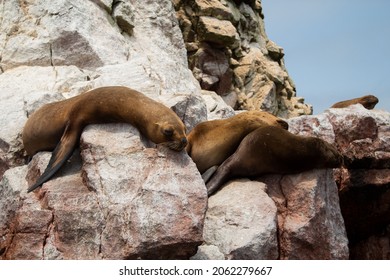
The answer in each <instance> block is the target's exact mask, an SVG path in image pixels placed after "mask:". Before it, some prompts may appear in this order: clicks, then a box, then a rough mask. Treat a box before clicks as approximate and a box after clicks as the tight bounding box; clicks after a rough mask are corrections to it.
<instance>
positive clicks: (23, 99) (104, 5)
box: [0, 0, 206, 178]
mask: <svg viewBox="0 0 390 280" xmlns="http://www.w3.org/2000/svg"><path fill="white" fill-rule="evenodd" d="M126 3H127V2H126ZM123 5H125V4H124V3H122V2H120V3H118V5H114V6H115V7H114V12H115V11H116V12H119V11H121V9H122V8H123ZM126 5H130V4H129V3H128V4H126ZM111 7H112V1H97V0H96V1H86V2H82V3H81V2H77V3H76V2H74V1H73V2H72V1H62V0H61V1H57V2H56V3H55V4H53V3H52V2H50V1H38V2H31V1H30V2H28V3H27V2H26V3H25V5H24V6H20V5H19V4H18V5H17V4H14V3H13V2H7V3H4V5H3V6H2V10H3V11H4V12H3V13H2V25H1V27H0V30H1V31H2V32H0V34H1V35H0V53H1V54H2V56H1V59H0V68H2V69H3V71H2V72H3V73H2V74H1V75H0V88H2V101H1V102H0V110H1V111H2V112H3V114H4V117H3V118H1V123H0V124H1V128H0V135H1V136H0V178H1V176H2V174H3V173H4V172H5V170H7V169H8V168H11V167H13V166H18V165H21V164H24V163H25V160H26V157H25V155H24V151H23V150H22V143H21V132H22V129H23V126H24V123H25V121H26V120H27V117H28V116H29V115H30V114H31V113H32V112H33V111H34V110H36V109H37V108H39V107H40V106H42V105H43V104H45V103H49V102H54V101H58V100H62V99H65V98H69V97H72V96H75V95H77V94H80V93H82V92H84V91H87V90H90V89H92V88H95V87H100V86H112V85H122V86H128V87H131V88H133V89H136V90H138V91H141V92H143V93H145V94H146V95H148V96H150V97H151V98H153V99H156V100H160V98H161V100H168V99H170V97H172V95H176V94H178V93H180V95H182V96H183V97H182V98H181V99H180V100H179V101H178V102H183V100H186V99H187V98H186V97H184V95H186V96H192V95H195V97H194V98H193V97H189V99H191V100H192V99H194V100H195V99H196V96H198V97H199V96H200V87H199V84H198V82H197V81H196V80H195V78H194V77H193V75H192V73H191V71H190V70H189V69H188V64H187V58H186V51H185V46H184V42H183V39H182V35H181V32H180V29H179V26H178V23H177V19H176V17H175V14H174V10H173V7H172V3H171V2H170V1H169V0H164V1H158V2H155V3H149V4H148V5H144V4H142V3H138V2H134V3H131V7H132V8H134V10H136V11H137V12H136V13H134V14H133V15H132V19H133V20H134V25H135V26H134V29H133V33H132V36H130V35H129V34H128V33H125V34H124V33H123V30H122V29H121V28H120V27H119V26H118V25H117V24H116V23H115V22H114V21H113V19H112V17H111V14H110V13H111V12H112V11H111ZM126 7H127V6H126ZM123 9H124V8H123ZM123 9H122V10H123ZM161 15H164V16H161ZM101 34H105V36H101ZM5 35H6V36H5ZM172 99H173V98H172ZM175 105H176V104H173V102H169V107H174V106H175ZM194 106H195V105H191V106H189V107H188V108H187V109H188V111H185V112H184V111H182V113H183V115H186V116H187V117H188V118H187V120H186V122H188V126H189V128H191V127H193V126H194V123H195V122H196V119H201V120H204V119H205V118H206V111H205V110H204V109H203V111H202V109H201V107H200V108H199V109H198V108H196V107H194ZM190 112H192V113H190ZM194 114H196V115H197V117H196V118H194V117H193V115H194ZM191 115H192V117H189V116H191Z"/></svg>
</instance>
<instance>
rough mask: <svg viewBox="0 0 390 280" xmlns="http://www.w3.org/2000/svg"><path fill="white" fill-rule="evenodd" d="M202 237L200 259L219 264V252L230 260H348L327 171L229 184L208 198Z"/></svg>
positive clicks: (329, 173) (339, 218)
mask: <svg viewBox="0 0 390 280" xmlns="http://www.w3.org/2000/svg"><path fill="white" fill-rule="evenodd" d="M203 236H204V240H205V244H204V245H202V246H201V247H199V249H198V252H197V255H195V257H194V258H195V259H217V258H218V256H219V255H218V254H215V252H214V251H215V250H216V249H215V247H217V248H218V252H219V254H223V256H224V258H225V259H301V260H308V259H314V260H318V259H348V256H349V253H348V252H349V250H348V239H347V236H346V232H345V226H344V220H343V217H342V216H341V212H340V205H339V199H338V190H337V186H336V183H335V181H334V178H333V172H332V170H326V169H325V170H313V171H308V172H305V173H302V174H296V175H285V176H281V175H272V176H271V175H270V176H263V177H261V178H257V179H256V180H255V181H245V180H233V181H231V182H229V183H227V184H226V185H225V186H224V187H223V189H222V190H221V191H219V192H217V193H216V194H215V195H213V196H211V197H210V199H209V205H208V210H207V212H206V220H205V225H204V233H203ZM324 244H326V245H324ZM206 248H207V249H210V248H214V251H211V252H209V251H208V250H206Z"/></svg>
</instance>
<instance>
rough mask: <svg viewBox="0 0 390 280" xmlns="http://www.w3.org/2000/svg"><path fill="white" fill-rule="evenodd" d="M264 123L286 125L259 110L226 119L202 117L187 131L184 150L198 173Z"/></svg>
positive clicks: (222, 159) (220, 161)
mask: <svg viewBox="0 0 390 280" xmlns="http://www.w3.org/2000/svg"><path fill="white" fill-rule="evenodd" d="M268 125H273V126H278V127H281V128H284V129H288V124H287V122H285V121H284V120H282V119H280V118H278V117H275V116H274V115H272V114H270V113H267V112H261V111H249V112H243V113H240V114H237V115H235V116H233V117H230V118H227V119H222V120H212V121H205V122H202V123H200V124H198V125H197V126H196V127H195V128H194V129H193V130H192V131H191V132H190V133H189V134H188V145H187V147H186V150H187V153H188V155H189V156H190V157H191V158H192V160H193V161H194V162H195V164H196V166H197V168H198V170H199V172H200V173H201V174H202V173H203V172H205V171H206V170H207V169H208V168H210V167H212V166H214V165H220V164H221V163H222V162H223V161H224V160H225V159H227V158H228V157H229V156H230V155H231V154H233V153H234V151H235V150H236V149H237V147H238V145H239V144H240V142H241V140H242V139H243V138H244V137H245V136H246V135H247V134H248V133H250V132H252V131H253V130H255V129H257V128H259V127H263V126H268Z"/></svg>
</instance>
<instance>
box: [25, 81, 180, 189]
mask: <svg viewBox="0 0 390 280" xmlns="http://www.w3.org/2000/svg"><path fill="white" fill-rule="evenodd" d="M113 122H123V123H130V124H131V125H133V126H135V127H136V128H137V129H138V130H139V131H140V132H141V133H142V134H143V135H144V136H146V137H147V138H149V139H150V140H151V141H153V142H154V143H156V144H159V143H163V144H164V145H166V146H168V147H169V148H171V149H173V150H176V151H180V150H183V149H184V147H185V146H186V145H187V138H186V133H185V126H184V124H183V122H182V121H181V120H180V119H179V117H178V116H177V115H176V114H175V113H174V112H173V111H172V110H171V109H169V108H168V107H166V106H164V105H163V104H161V103H158V102H156V101H154V100H153V99H150V98H148V97H146V96H145V95H143V94H142V93H140V92H137V91H135V90H132V89H130V88H126V87H121V86H112V87H102V88H97V89H93V90H91V91H88V92H86V93H83V94H80V95H78V96H75V97H72V98H69V99H66V100H63V101H59V102H54V103H50V104H46V105H44V106H42V107H41V108H40V109H39V110H37V111H36V112H34V113H33V114H32V115H31V116H30V118H29V119H28V120H27V122H26V125H25V127H24V130H23V144H24V148H25V150H26V151H27V154H28V155H30V156H33V155H34V154H35V153H37V152H38V151H45V150H53V149H54V151H53V154H52V156H51V159H50V161H49V164H48V166H47V168H46V170H45V171H44V172H43V174H42V175H41V177H39V179H38V180H37V182H36V183H35V184H34V185H32V186H31V187H29V188H28V192H31V191H33V190H34V189H36V188H37V187H39V186H41V185H42V184H43V183H44V182H46V181H48V180H49V179H50V178H51V177H52V176H53V175H54V173H55V172H57V170H58V169H59V168H60V167H61V166H62V165H63V164H64V163H65V161H66V160H67V159H68V158H69V157H70V156H71V155H72V153H73V150H74V149H75V147H76V146H77V145H78V142H79V138H80V135H81V132H82V131H83V129H84V127H85V126H87V125H89V124H99V123H113Z"/></svg>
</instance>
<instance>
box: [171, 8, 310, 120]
mask: <svg viewBox="0 0 390 280" xmlns="http://www.w3.org/2000/svg"><path fill="white" fill-rule="evenodd" d="M233 2H234V3H233ZM174 3H175V9H176V15H177V17H178V21H179V24H180V26H181V29H182V32H183V37H184V40H185V43H186V46H187V51H188V61H189V66H190V69H191V70H192V72H193V73H194V76H195V77H196V78H197V80H198V81H199V83H200V86H201V88H202V89H203V90H209V91H215V92H217V93H218V94H220V95H222V96H227V95H231V94H234V98H229V99H227V102H228V103H229V104H228V105H229V106H231V107H232V108H235V109H238V110H265V111H268V112H270V113H273V114H275V115H277V116H279V117H282V118H290V117H296V116H300V115H306V114H312V112H313V109H312V107H311V106H310V105H307V104H305V103H304V99H302V98H299V97H297V96H296V89H295V86H294V85H293V82H292V80H291V78H290V77H289V75H288V73H287V70H286V68H285V65H284V60H283V56H284V52H283V49H282V48H281V47H279V46H277V45H276V44H275V43H274V42H272V41H271V40H269V39H268V37H267V34H266V32H265V27H264V20H263V18H264V16H263V15H262V8H261V2H260V1H257V0H248V1H230V0H229V1H218V0H211V1H210V0H207V1H206V0H189V1H175V2H174ZM205 42H207V44H205ZM205 46H206V47H205ZM204 62H206V63H207V65H205V63H204ZM208 66H211V67H208ZM210 70H212V71H210ZM210 72H212V73H210Z"/></svg>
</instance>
